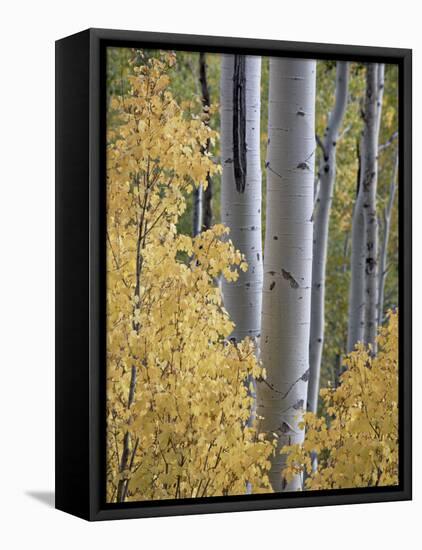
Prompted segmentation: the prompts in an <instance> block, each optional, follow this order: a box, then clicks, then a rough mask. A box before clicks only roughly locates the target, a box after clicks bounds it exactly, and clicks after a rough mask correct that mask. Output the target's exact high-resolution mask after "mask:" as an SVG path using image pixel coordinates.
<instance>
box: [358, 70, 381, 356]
mask: <svg viewBox="0 0 422 550" xmlns="http://www.w3.org/2000/svg"><path fill="white" fill-rule="evenodd" d="M383 93H384V65H383V64H374V63H371V64H369V65H368V67H367V76H366V97H365V107H364V130H363V132H364V134H363V143H364V149H363V151H362V153H363V154H364V155H365V157H366V159H365V172H364V173H363V174H362V176H363V177H362V191H363V212H364V218H365V294H364V296H365V313H364V322H365V330H364V342H365V344H370V345H371V347H372V350H373V352H374V353H376V337H377V330H378V270H379V264H378V261H379V258H378V215H377V184H378V145H379V130H380V124H381V112H382V99H383Z"/></svg>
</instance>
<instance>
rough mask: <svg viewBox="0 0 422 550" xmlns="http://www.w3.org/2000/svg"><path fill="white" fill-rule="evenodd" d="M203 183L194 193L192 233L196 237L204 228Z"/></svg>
mask: <svg viewBox="0 0 422 550" xmlns="http://www.w3.org/2000/svg"><path fill="white" fill-rule="evenodd" d="M202 198H203V192H202V185H199V186H198V187H197V188H196V189H195V192H194V194H193V224H192V226H193V227H192V235H193V236H194V237H196V235H198V234H199V233H200V232H201V228H202Z"/></svg>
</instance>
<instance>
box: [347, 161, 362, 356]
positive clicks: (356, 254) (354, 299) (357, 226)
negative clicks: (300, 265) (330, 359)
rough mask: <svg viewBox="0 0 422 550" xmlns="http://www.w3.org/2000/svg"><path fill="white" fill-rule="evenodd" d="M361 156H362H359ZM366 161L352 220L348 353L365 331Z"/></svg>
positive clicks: (360, 163) (360, 169)
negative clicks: (364, 189)
mask: <svg viewBox="0 0 422 550" xmlns="http://www.w3.org/2000/svg"><path fill="white" fill-rule="evenodd" d="M359 156H360V155H359ZM363 161H364V159H362V158H361V157H360V160H359V174H358V192H357V195H356V200H355V205H354V208H353V218H352V247H351V249H352V252H351V259H350V291H349V325H348V331H347V353H350V352H352V351H353V350H354V349H355V345H356V344H357V343H358V342H362V341H363V329H364V311H365V309H364V308H365V301H364V269H365V249H364V237H365V225H364V223H365V220H364V217H363V194H362V192H361V187H362V185H361V175H360V174H361V173H362V163H363Z"/></svg>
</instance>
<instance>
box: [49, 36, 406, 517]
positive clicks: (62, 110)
mask: <svg viewBox="0 0 422 550" xmlns="http://www.w3.org/2000/svg"><path fill="white" fill-rule="evenodd" d="M107 46H129V47H140V48H163V49H179V50H188V51H189V50H190V51H206V52H220V53H222V52H226V53H230V52H232V53H233V52H241V53H245V54H258V55H267V56H288V57H301V58H314V59H335V60H355V61H372V62H383V63H396V64H398V66H399V128H400V144H399V182H400V183H399V222H400V226H399V256H400V257H399V262H400V269H399V301H400V307H401V313H400V328H399V334H400V346H399V353H400V361H399V365H400V367H399V368H400V376H399V434H400V442H399V468H400V475H399V485H398V486H397V487H383V488H367V489H347V490H346V489H345V490H332V491H318V492H309V491H308V492H302V493H286V494H282V495H280V494H268V495H245V496H236V497H215V498H214V497H213V498H198V499H188V500H186V499H184V500H178V501H153V502H138V503H123V504H106V502H105V379H106V377H105V273H106V271H105V185H104V182H105V78H104V71H105V48H106V47H107ZM411 166H412V52H411V50H408V49H392V48H379V47H366V46H350V45H334V44H314V43H304V42H284V41H274V40H256V39H243V38H227V37H215V36H194V35H182V34H164V33H151V32H136V31H120V30H105V29H88V30H85V31H83V32H80V33H78V34H75V35H73V36H69V37H67V38H64V39H62V40H59V41H57V42H56V508H58V509H60V510H63V511H65V512H68V513H71V514H74V515H76V516H79V517H81V518H84V519H87V520H108V519H122V518H138V517H150V516H170V515H185V514H202V513H211V512H213V513H214V512H231V511H244V510H262V509H274V508H292V507H303V506H325V505H334V504H353V503H364V502H382V501H398V500H409V499H411V498H412V441H411V434H412V412H411V411H412V394H411V389H412V388H411V384H412V374H411V361H412V358H411V353H412V350H411V340H412V336H411V335H412V301H411V300H412V275H411V269H412V265H411V263H412V258H411V250H412V245H411V239H412V222H411V216H412V208H411V205H412V203H411V201H412V189H411V181H412V168H411Z"/></svg>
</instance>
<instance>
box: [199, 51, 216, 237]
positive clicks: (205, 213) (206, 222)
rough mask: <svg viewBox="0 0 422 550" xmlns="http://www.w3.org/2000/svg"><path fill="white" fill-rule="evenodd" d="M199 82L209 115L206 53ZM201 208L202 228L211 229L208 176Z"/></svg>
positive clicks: (200, 60) (210, 182)
mask: <svg viewBox="0 0 422 550" xmlns="http://www.w3.org/2000/svg"><path fill="white" fill-rule="evenodd" d="M199 82H200V84H201V93H202V106H203V108H204V112H205V113H208V110H209V107H210V105H211V100H210V91H209V87H208V78H207V61H206V54H205V53H204V52H200V53H199ZM209 149H210V142H209V140H208V141H207V144H206V147H205V149H204V151H206V152H208V151H209ZM201 193H202V197H201V206H202V212H201V215H202V222H201V228H202V227H203V228H204V230H207V229H210V227H211V226H212V221H213V213H212V198H213V182H212V178H211V177H210V175H208V176H207V187H206V189H201Z"/></svg>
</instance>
